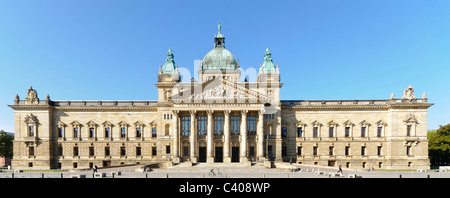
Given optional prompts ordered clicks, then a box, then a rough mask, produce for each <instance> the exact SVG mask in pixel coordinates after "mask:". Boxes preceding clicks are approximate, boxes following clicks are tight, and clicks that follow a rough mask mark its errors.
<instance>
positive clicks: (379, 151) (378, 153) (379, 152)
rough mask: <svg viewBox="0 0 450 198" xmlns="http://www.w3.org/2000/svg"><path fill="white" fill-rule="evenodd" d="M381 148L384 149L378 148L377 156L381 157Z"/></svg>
mask: <svg viewBox="0 0 450 198" xmlns="http://www.w3.org/2000/svg"><path fill="white" fill-rule="evenodd" d="M381 148H382V146H378V149H377V155H381Z"/></svg>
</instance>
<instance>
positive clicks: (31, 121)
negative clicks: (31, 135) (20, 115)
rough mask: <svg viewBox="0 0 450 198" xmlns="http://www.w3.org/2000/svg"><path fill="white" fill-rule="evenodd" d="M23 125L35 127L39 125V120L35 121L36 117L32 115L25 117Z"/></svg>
mask: <svg viewBox="0 0 450 198" xmlns="http://www.w3.org/2000/svg"><path fill="white" fill-rule="evenodd" d="M25 123H27V124H29V125H37V124H38V123H39V120H38V119H37V117H36V116H35V115H33V114H30V115H27V117H25Z"/></svg>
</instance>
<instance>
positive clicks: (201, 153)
mask: <svg viewBox="0 0 450 198" xmlns="http://www.w3.org/2000/svg"><path fill="white" fill-rule="evenodd" d="M198 162H206V147H199V148H198Z"/></svg>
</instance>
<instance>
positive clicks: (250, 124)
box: [247, 116, 256, 135]
mask: <svg viewBox="0 0 450 198" xmlns="http://www.w3.org/2000/svg"><path fill="white" fill-rule="evenodd" d="M247 132H248V135H256V116H248V117H247Z"/></svg>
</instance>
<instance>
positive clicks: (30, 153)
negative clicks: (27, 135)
mask: <svg viewBox="0 0 450 198" xmlns="http://www.w3.org/2000/svg"><path fill="white" fill-rule="evenodd" d="M28 155H29V156H34V147H32V146H30V147H28Z"/></svg>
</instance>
